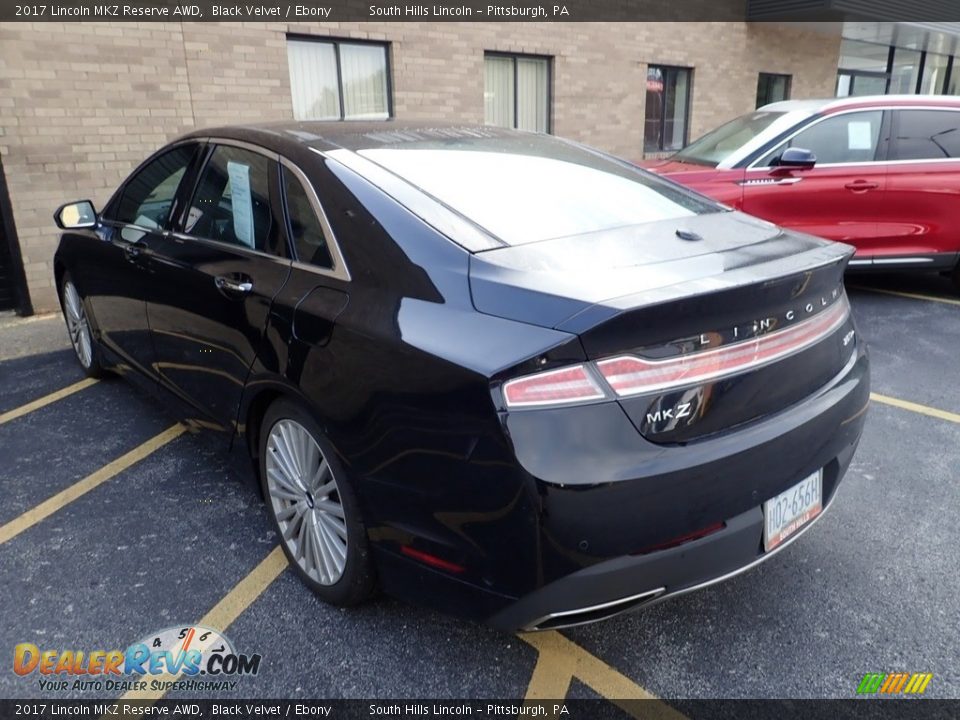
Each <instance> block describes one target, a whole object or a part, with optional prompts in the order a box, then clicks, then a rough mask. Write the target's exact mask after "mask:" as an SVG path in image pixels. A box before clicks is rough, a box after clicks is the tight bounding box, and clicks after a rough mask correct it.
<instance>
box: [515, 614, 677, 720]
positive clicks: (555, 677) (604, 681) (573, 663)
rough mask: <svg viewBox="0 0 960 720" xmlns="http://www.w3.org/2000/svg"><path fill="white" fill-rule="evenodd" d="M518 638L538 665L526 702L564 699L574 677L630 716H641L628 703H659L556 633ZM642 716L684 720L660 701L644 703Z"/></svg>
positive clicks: (652, 696)
mask: <svg viewBox="0 0 960 720" xmlns="http://www.w3.org/2000/svg"><path fill="white" fill-rule="evenodd" d="M519 637H520V639H521V640H523V641H524V642H525V643H528V644H529V645H532V646H533V647H534V648H536V649H537V652H538V657H537V665H536V667H535V668H534V670H533V677H531V678H530V684H529V685H528V686H527V695H526V698H525V701H527V702H538V701H541V700H560V699H563V698H565V697H566V695H567V691H568V690H569V688H570V681H571V680H573V678H578V679H579V680H580V681H582V682H583V683H585V684H586V685H588V686H590V687H591V688H593V690H594V691H596V692H597V693H599V694H600V695H602V696H603V697H604V698H606V699H607V700H610V701H611V702H612V703H614V704H615V705H618V706H619V707H620V708H621V709H623V710H624V711H626V712H627V714H629V715H631V716H632V717H636V718H639V717H641V715H640V709H639V707H638V706H637V705H636V703H632V702H630V701H634V700H659V698H658V697H657V696H656V695H654V694H653V693H651V692H650V691H648V690H646V689H644V688H642V687H640V686H639V685H637V684H636V683H635V682H634V681H633V680H631V679H630V678H628V677H627V676H626V675H623V674H622V673H620V672H618V671H617V670H614V669H613V668H612V667H610V666H609V665H607V664H606V663H605V662H603V660H601V659H600V658H598V657H596V656H595V655H591V654H590V653H589V652H587V651H586V650H584V649H583V648H582V647H580V646H579V645H577V644H576V643H575V642H573V641H572V640H569V639H568V638H566V637H564V636H563V635H561V634H560V633H558V632H556V631H553V630H551V631H547V632H539V633H525V634H523V635H520V636H519ZM642 717H643V718H644V719H646V718H656V719H657V720H660V719H662V720H686V716H685V715H683V714H682V713H680V712H678V711H677V710H674V709H673V708H672V707H670V706H669V705H667V704H666V703H665V702H663V701H660V702H657V703H648V704H644V707H643V714H642Z"/></svg>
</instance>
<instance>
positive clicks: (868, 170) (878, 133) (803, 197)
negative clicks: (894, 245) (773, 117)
mask: <svg viewBox="0 0 960 720" xmlns="http://www.w3.org/2000/svg"><path fill="white" fill-rule="evenodd" d="M888 124H889V123H888V120H887V114H886V113H884V112H883V111H882V110H876V109H868V110H858V111H855V112H847V113H839V114H836V115H828V116H826V117H824V118H821V119H818V120H815V121H814V122H813V123H811V124H810V125H807V126H806V127H804V128H803V129H801V130H799V131H798V132H797V133H795V134H794V135H793V136H792V137H790V138H788V139H787V140H785V141H783V142H781V143H780V144H778V145H777V146H776V147H775V148H773V149H772V150H771V151H769V152H767V153H766V154H765V155H764V156H763V157H761V158H760V159H759V160H757V161H756V162H754V163H753V165H752V166H751V167H750V168H748V170H747V172H746V175H745V177H744V180H743V183H744V185H743V210H744V212H747V213H750V214H751V215H756V216H758V217H762V218H764V219H766V220H770V221H772V222H775V223H777V224H779V225H782V226H784V227H789V228H794V229H796V230H800V231H803V232H808V233H811V234H813V235H818V236H820V237H824V238H827V239H829V240H839V241H842V242H847V243H850V244H852V245H854V246H856V248H857V253H858V254H867V255H869V254H872V253H873V252H875V248H876V245H877V234H878V232H877V222H878V216H879V213H880V209H881V206H882V204H883V197H884V190H885V187H886V173H887V166H886V162H885V161H884V160H885V154H886V148H887V140H888V137H887V136H888V134H889V133H888V131H887V127H888ZM789 147H793V148H803V149H806V150H810V151H811V152H813V154H814V155H815V156H816V165H814V167H812V168H807V169H802V168H792V167H786V166H780V165H778V164H777V162H778V159H779V158H780V156H781V155H782V154H783V151H784V150H785V149H787V148H789Z"/></svg>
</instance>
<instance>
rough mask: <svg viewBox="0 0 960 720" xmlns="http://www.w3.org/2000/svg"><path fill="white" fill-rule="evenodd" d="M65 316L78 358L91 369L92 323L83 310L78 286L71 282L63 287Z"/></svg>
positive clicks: (68, 281) (85, 366) (84, 365)
mask: <svg viewBox="0 0 960 720" xmlns="http://www.w3.org/2000/svg"><path fill="white" fill-rule="evenodd" d="M63 314H64V315H65V316H66V319H67V332H69V333H70V342H71V343H72V344H73V349H74V351H75V352H76V353H77V358H78V359H79V360H80V364H81V365H83V367H84V368H86V369H88V370H89V369H90V365H91V363H92V362H93V343H92V341H91V339H90V323H89V322H88V321H87V313H86V311H85V310H84V309H83V301H82V300H81V299H80V293H78V292H77V288H76V286H75V285H74V284H73V282H71V281H70V280H67V282H66V283H65V284H64V286H63Z"/></svg>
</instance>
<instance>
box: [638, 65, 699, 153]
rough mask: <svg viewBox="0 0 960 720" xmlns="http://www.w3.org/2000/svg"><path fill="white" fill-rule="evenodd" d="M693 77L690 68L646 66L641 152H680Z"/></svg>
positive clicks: (684, 136) (686, 122) (686, 130)
mask: <svg viewBox="0 0 960 720" xmlns="http://www.w3.org/2000/svg"><path fill="white" fill-rule="evenodd" d="M692 75H693V71H692V70H690V69H689V68H677V67H666V66H663V65H650V66H648V67H647V102H646V123H645V126H644V132H643V150H644V152H650V153H655V152H664V151H667V150H679V149H680V148H682V147H683V146H684V145H686V144H687V136H688V129H687V128H688V125H689V120H690V85H691V79H692Z"/></svg>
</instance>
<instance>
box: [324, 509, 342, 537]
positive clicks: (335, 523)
mask: <svg viewBox="0 0 960 720" xmlns="http://www.w3.org/2000/svg"><path fill="white" fill-rule="evenodd" d="M324 520H325V521H326V523H327V526H328V527H329V528H330V529H331V530H333V531H334V532H335V533H336V534H337V535H339V536H340V537H341V539H343V541H344V542H346V540H347V526H346V525H345V524H344V522H343V521H342V520H340V519H339V518H336V517H334V516H333V515H327V516H326V517H325V518H324Z"/></svg>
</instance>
